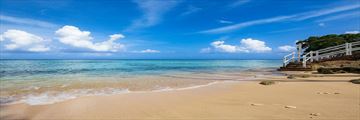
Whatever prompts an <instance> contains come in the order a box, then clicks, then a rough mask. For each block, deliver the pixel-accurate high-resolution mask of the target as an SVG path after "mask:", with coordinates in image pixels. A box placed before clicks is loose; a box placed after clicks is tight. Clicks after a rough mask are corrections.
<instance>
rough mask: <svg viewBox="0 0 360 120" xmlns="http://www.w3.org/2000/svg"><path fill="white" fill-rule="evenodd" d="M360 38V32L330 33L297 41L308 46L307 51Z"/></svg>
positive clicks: (305, 46) (304, 46)
mask: <svg viewBox="0 0 360 120" xmlns="http://www.w3.org/2000/svg"><path fill="white" fill-rule="evenodd" d="M359 40H360V33H358V34H340V35H336V34H330V35H325V36H320V37H317V36H312V37H309V38H308V39H305V40H300V41H299V42H297V43H300V42H303V43H304V44H303V46H302V47H303V48H307V47H309V48H307V49H306V50H305V53H307V52H309V51H316V50H319V49H323V48H327V47H331V46H336V45H341V44H345V43H347V42H355V41H359Z"/></svg>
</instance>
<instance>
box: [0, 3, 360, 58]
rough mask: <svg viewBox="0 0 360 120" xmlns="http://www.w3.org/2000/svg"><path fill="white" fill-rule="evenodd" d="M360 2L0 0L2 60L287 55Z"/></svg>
mask: <svg viewBox="0 0 360 120" xmlns="http://www.w3.org/2000/svg"><path fill="white" fill-rule="evenodd" d="M359 31H360V1H359V0H275V1H274V0H102V1H100V0H86V1H79V0H57V1H50V0H49V1H46V0H27V1H24V0H0V59H282V57H283V56H284V55H286V54H289V53H290V52H292V51H294V50H295V47H294V46H295V42H296V41H297V40H304V39H306V38H308V37H310V36H321V35H327V34H344V33H347V34H354V33H359Z"/></svg>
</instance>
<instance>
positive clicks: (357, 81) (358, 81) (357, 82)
mask: <svg viewBox="0 0 360 120" xmlns="http://www.w3.org/2000/svg"><path fill="white" fill-rule="evenodd" d="M349 82H352V83H354V84H360V79H355V80H350V81H349Z"/></svg>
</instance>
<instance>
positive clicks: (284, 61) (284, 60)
mask: <svg viewBox="0 0 360 120" xmlns="http://www.w3.org/2000/svg"><path fill="white" fill-rule="evenodd" d="M283 66H284V67H286V57H284V59H283Z"/></svg>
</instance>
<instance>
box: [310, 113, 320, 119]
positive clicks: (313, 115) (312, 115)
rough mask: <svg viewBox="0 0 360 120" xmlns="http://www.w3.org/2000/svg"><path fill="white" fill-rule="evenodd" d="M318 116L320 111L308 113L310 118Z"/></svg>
mask: <svg viewBox="0 0 360 120" xmlns="http://www.w3.org/2000/svg"><path fill="white" fill-rule="evenodd" d="M317 116H320V113H310V118H314V117H317Z"/></svg>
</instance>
